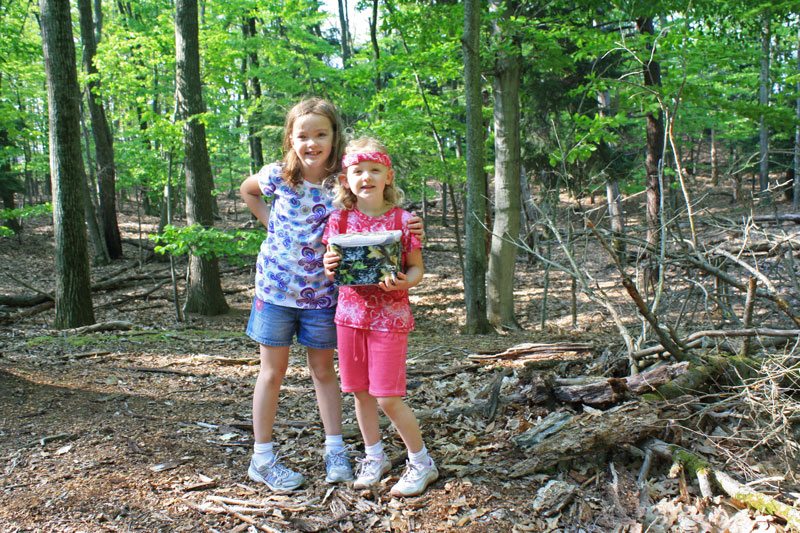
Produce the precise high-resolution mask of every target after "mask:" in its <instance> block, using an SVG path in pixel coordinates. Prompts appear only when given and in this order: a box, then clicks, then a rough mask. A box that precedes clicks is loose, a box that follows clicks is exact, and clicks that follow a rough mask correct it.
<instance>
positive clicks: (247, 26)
mask: <svg viewBox="0 0 800 533" xmlns="http://www.w3.org/2000/svg"><path fill="white" fill-rule="evenodd" d="M242 29H243V30H244V34H245V35H244V36H245V39H246V38H248V37H255V36H256V19H255V18H253V17H248V18H247V20H246V21H245V23H244V27H243V28H242ZM247 58H248V61H249V63H250V76H249V77H248V80H249V83H250V94H252V98H253V101H255V102H256V104H257V105H259V106H260V102H261V80H259V79H258V76H257V75H256V73H254V72H253V71H254V70H255V69H258V67H259V63H258V54H257V53H256V52H255V51H253V52H250V53H248V54H247ZM254 122H255V121H254V120H253V114H252V113H251V114H250V116H249V117H248V118H247V124H248V130H249V144H250V161H251V162H252V165H251V168H252V169H253V173H256V172H258V171H259V170H261V167H263V166H264V149H263V147H262V146H261V137H260V136H258V135H257V134H256V124H254Z"/></svg>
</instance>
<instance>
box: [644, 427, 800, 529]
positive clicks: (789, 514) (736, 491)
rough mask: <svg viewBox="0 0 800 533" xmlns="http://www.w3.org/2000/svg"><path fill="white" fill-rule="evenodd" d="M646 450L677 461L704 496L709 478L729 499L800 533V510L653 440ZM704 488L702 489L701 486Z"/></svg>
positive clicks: (694, 456)
mask: <svg viewBox="0 0 800 533" xmlns="http://www.w3.org/2000/svg"><path fill="white" fill-rule="evenodd" d="M646 449H647V450H649V451H652V452H654V453H655V454H656V455H659V456H661V457H664V458H666V459H669V460H671V461H677V462H679V463H680V465H681V467H683V468H684V469H685V470H686V471H687V473H689V474H690V475H692V476H697V478H698V482H699V484H700V487H701V492H702V493H703V495H704V496H708V495H709V494H706V493H707V492H708V491H710V485H709V484H708V480H709V479H713V480H714V481H716V482H717V485H718V486H719V487H720V488H721V489H722V490H723V491H724V492H725V493H726V494H727V495H728V496H730V497H731V498H733V499H734V500H737V501H739V502H742V503H743V504H745V505H747V506H748V507H750V508H751V509H755V510H756V511H759V512H762V513H766V514H770V515H775V516H778V517H780V518H782V519H784V520H786V525H787V526H789V528H790V529H791V530H793V531H800V509H796V508H794V507H793V506H791V505H788V504H785V503H783V502H780V501H778V500H777V499H775V498H773V497H772V496H769V495H767V494H763V493H760V492H758V491H757V490H755V489H753V488H752V487H749V486H747V485H744V484H742V483H740V482H738V481H736V480H735V479H733V477H731V476H730V475H729V474H727V473H725V472H722V471H721V470H717V469H714V468H713V467H712V466H711V465H710V464H709V463H708V461H706V460H705V459H704V458H703V457H701V456H699V455H697V454H696V453H694V452H692V451H689V450H687V449H686V448H683V447H682V446H678V445H677V444H670V443H667V442H664V441H661V440H657V439H654V440H652V441H651V442H649V443H648V444H647V446H646ZM704 485H705V487H704Z"/></svg>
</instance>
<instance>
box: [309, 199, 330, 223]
mask: <svg viewBox="0 0 800 533" xmlns="http://www.w3.org/2000/svg"><path fill="white" fill-rule="evenodd" d="M327 215H328V211H327V209H325V205H324V204H317V205H315V206H314V208H313V209H312V210H311V215H309V216H308V217H307V218H306V222H307V223H308V224H314V223H320V222H322V221H323V220H325V217H326V216H327Z"/></svg>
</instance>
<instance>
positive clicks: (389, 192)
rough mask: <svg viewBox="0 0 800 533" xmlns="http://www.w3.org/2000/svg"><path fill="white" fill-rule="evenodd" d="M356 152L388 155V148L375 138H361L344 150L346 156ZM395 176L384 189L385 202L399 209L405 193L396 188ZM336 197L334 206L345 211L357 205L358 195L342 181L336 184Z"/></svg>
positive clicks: (343, 172) (353, 141)
mask: <svg viewBox="0 0 800 533" xmlns="http://www.w3.org/2000/svg"><path fill="white" fill-rule="evenodd" d="M356 152H382V153H384V154H388V153H389V152H388V150H386V147H385V146H384V145H383V144H382V143H381V142H380V141H379V140H377V139H375V138H373V137H359V138H358V139H354V140H352V141H350V142H349V143H347V146H346V147H345V149H344V153H345V154H352V153H356ZM345 172H347V169H344V170H342V176H345ZM396 180H397V176H396V175H395V177H394V179H393V180H392V182H391V183H387V184H386V187H384V189H383V200H384V201H385V202H386V203H387V204H388V205H389V206H391V207H399V206H400V205H401V204H402V203H403V196H404V195H403V191H402V190H400V188H398V187H395V181H396ZM335 191H336V192H335V196H334V198H333V205H335V206H337V207H340V208H343V209H353V207H355V205H356V195H355V194H353V191H351V190H350V189H348V188H347V187H345V186H344V185H342V180H341V179H340V180H339V181H338V182H337V184H336V189H335Z"/></svg>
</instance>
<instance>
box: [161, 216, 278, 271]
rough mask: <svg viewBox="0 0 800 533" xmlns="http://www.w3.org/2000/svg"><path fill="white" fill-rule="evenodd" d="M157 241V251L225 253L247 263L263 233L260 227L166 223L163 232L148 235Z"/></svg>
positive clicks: (210, 254)
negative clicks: (225, 227)
mask: <svg viewBox="0 0 800 533" xmlns="http://www.w3.org/2000/svg"><path fill="white" fill-rule="evenodd" d="M149 238H150V239H152V240H153V241H155V242H156V243H157V244H158V245H157V246H156V247H155V251H156V252H158V253H160V254H164V253H169V254H172V255H174V256H181V255H186V254H189V253H191V254H193V255H198V256H201V257H210V256H216V257H226V258H228V259H229V260H231V261H233V262H237V263H248V262H251V261H252V258H253V256H255V255H257V254H258V250H259V247H260V246H261V242H262V241H263V240H264V235H263V234H262V233H261V232H259V231H254V230H251V231H243V230H233V231H222V230H220V229H217V228H204V227H202V226H199V225H196V224H195V225H192V226H189V227H178V226H173V225H167V226H165V227H164V231H163V232H162V233H161V234H160V235H149Z"/></svg>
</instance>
